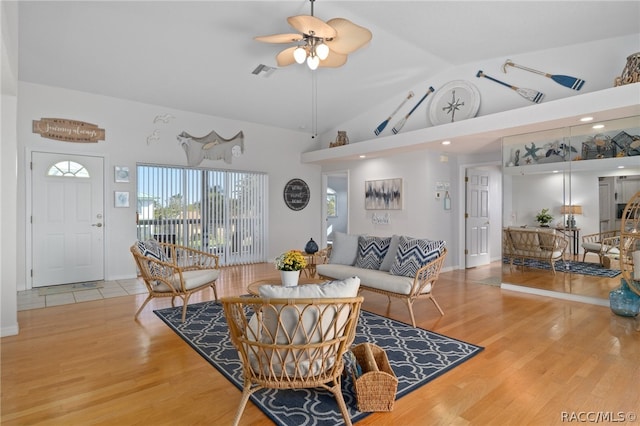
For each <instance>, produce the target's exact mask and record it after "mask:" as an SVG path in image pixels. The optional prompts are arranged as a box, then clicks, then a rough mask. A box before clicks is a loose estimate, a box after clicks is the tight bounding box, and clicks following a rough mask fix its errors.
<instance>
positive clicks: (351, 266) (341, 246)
mask: <svg viewBox="0 0 640 426" xmlns="http://www.w3.org/2000/svg"><path fill="white" fill-rule="evenodd" d="M446 255H447V249H446V244H445V242H444V241H441V240H440V241H433V240H427V239H416V238H411V237H405V236H398V235H394V236H392V237H373V236H363V235H360V236H359V235H348V234H342V233H336V237H335V239H334V242H333V245H332V247H331V250H330V251H329V254H328V257H327V263H323V264H318V265H316V270H317V273H318V275H319V276H320V277H321V278H326V279H337V280H343V279H346V278H348V277H353V276H357V277H359V278H360V289H361V290H367V291H371V292H375V293H379V294H383V295H385V296H387V297H388V298H389V302H391V298H392V297H395V298H399V299H402V300H404V301H405V303H406V304H407V307H408V309H409V315H410V316H411V324H412V325H413V326H414V327H415V326H416V321H415V317H414V313H413V303H414V302H415V301H416V300H418V299H430V300H431V302H433V304H434V305H435V306H436V308H437V309H438V311H439V312H440V315H444V312H443V310H442V308H440V305H438V302H436V300H435V298H434V297H433V288H434V286H435V284H436V281H437V280H438V276H439V274H440V270H441V269H442V265H443V264H444V260H445V258H446Z"/></svg>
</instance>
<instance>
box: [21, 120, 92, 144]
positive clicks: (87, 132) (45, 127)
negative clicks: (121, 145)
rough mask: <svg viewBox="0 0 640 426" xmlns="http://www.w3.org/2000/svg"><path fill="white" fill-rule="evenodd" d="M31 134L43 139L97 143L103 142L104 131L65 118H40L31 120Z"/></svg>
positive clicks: (88, 124)
mask: <svg viewBox="0 0 640 426" xmlns="http://www.w3.org/2000/svg"><path fill="white" fill-rule="evenodd" d="M33 133H37V134H39V135H40V136H42V137H43V138H48V139H54V140H57V141H65V142H98V141H103V140H104V136H105V131H104V129H100V128H98V126H96V125H95V124H91V123H85V122H84V121H76V120H67V119H65V118H41V119H40V120H33Z"/></svg>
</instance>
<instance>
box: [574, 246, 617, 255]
mask: <svg viewBox="0 0 640 426" xmlns="http://www.w3.org/2000/svg"><path fill="white" fill-rule="evenodd" d="M582 248H583V249H585V250H590V251H598V252H599V251H601V250H602V251H603V252H604V253H607V254H620V250H619V249H618V247H614V246H607V245H604V246H603V245H602V244H600V243H582Z"/></svg>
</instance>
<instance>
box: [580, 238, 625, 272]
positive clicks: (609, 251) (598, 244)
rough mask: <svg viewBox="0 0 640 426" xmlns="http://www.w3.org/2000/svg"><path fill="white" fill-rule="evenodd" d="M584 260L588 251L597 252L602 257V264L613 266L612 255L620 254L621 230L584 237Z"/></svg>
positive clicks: (606, 266)
mask: <svg viewBox="0 0 640 426" xmlns="http://www.w3.org/2000/svg"><path fill="white" fill-rule="evenodd" d="M582 249H583V250H584V254H583V255H582V261H583V262H584V260H585V258H586V256H587V253H595V254H597V255H598V258H599V259H600V265H601V266H604V267H605V268H609V266H611V257H614V258H615V257H618V256H620V230H619V229H618V230H613V231H604V232H598V233H595V234H588V235H584V236H583V237H582Z"/></svg>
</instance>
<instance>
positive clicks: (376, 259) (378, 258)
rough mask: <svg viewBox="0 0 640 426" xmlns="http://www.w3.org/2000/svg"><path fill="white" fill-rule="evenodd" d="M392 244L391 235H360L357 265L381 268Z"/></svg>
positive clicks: (359, 266)
mask: <svg viewBox="0 0 640 426" xmlns="http://www.w3.org/2000/svg"><path fill="white" fill-rule="evenodd" d="M390 244H391V237H386V238H380V237H369V236H365V235H360V236H359V237H358V257H357V258H356V266H357V267H358V268H365V269H380V265H381V264H382V260H383V259H384V256H385V255H386V254H387V251H388V250H389V245H390Z"/></svg>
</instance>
